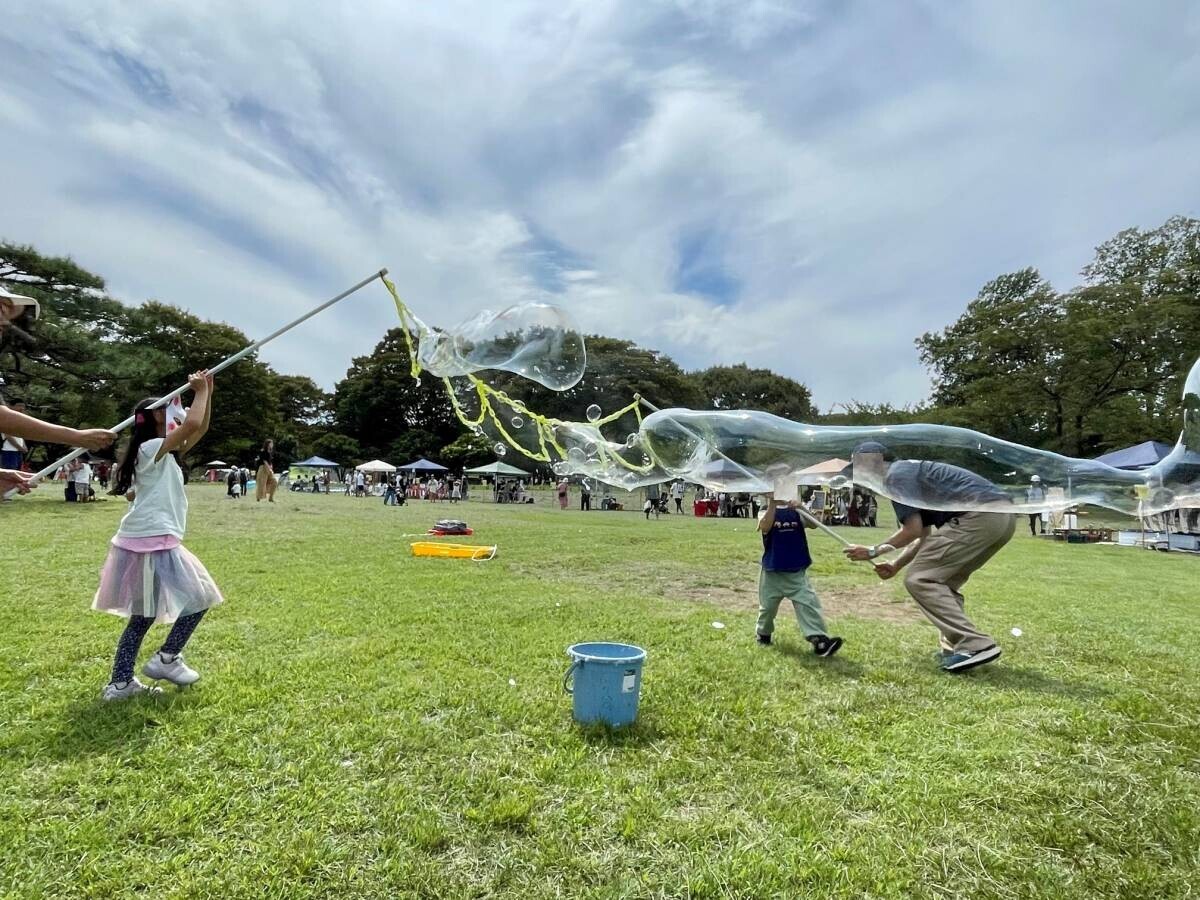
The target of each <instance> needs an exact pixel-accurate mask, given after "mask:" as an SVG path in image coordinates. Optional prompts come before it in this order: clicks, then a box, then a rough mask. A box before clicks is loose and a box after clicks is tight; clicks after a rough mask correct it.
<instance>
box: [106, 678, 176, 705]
mask: <svg viewBox="0 0 1200 900" xmlns="http://www.w3.org/2000/svg"><path fill="white" fill-rule="evenodd" d="M161 693H162V688H160V687H149V686H147V685H144V684H142V683H141V682H140V681H138V680H137V679H136V678H130V679H129V680H128V681H126V682H119V681H111V682H109V683H108V684H106V685H105V686H104V690H103V691H101V692H100V699H102V700H104V701H105V702H109V701H112V700H128V699H129V698H130V697H136V696H137V695H138V694H161Z"/></svg>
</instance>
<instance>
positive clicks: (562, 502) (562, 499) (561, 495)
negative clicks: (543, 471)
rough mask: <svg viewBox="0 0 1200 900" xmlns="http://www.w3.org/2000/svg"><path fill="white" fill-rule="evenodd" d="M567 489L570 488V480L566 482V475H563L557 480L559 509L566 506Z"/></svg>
mask: <svg viewBox="0 0 1200 900" xmlns="http://www.w3.org/2000/svg"><path fill="white" fill-rule="evenodd" d="M569 489H570V482H568V481H567V479H566V477H565V476H564V477H563V478H562V480H561V481H559V482H558V508H559V509H566V508H567V491H568V490H569Z"/></svg>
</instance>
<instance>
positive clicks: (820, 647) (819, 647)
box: [808, 634, 844, 656]
mask: <svg viewBox="0 0 1200 900" xmlns="http://www.w3.org/2000/svg"><path fill="white" fill-rule="evenodd" d="M808 641H809V643H810V644H812V646H813V653H815V654H817V656H833V654H835V653H837V652H838V651H839V650H841V649H842V644H843V643H844V642H843V641H842V639H841V638H840V637H830V636H829V635H827V634H818V635H814V636H813V637H810V638H809V639H808Z"/></svg>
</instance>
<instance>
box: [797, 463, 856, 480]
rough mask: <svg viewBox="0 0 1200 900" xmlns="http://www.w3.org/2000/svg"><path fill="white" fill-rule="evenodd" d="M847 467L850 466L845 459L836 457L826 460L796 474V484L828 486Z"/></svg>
mask: <svg viewBox="0 0 1200 900" xmlns="http://www.w3.org/2000/svg"><path fill="white" fill-rule="evenodd" d="M848 465H850V461H849V460H846V459H839V458H837V457H834V458H833V459H827V460H825V462H819V463H817V464H816V465H812V466H809V467H808V468H807V469H801V470H800V471H799V472H797V473H796V484H803V485H815V484H829V482H830V481H832V480H833V479H834V478H835V477H837V476H838V475H840V474H841V472H842V469H844V468H846V466H848Z"/></svg>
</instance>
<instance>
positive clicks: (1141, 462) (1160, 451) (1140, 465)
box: [1096, 441, 1175, 469]
mask: <svg viewBox="0 0 1200 900" xmlns="http://www.w3.org/2000/svg"><path fill="white" fill-rule="evenodd" d="M1174 449H1175V448H1174V447H1172V446H1171V445H1170V444H1164V443H1163V442H1162V441H1142V443H1140V444H1134V445H1133V446H1132V447H1126V448H1125V449H1123V450H1113V451H1112V452H1111V453H1105V454H1104V455H1103V456H1097V457H1096V462H1099V463H1104V464H1105V465H1106V466H1112V467H1113V468H1114V469H1148V468H1150V467H1151V466H1152V465H1154V464H1155V463H1156V462H1158V461H1159V460H1161V459H1163V457H1165V456H1167V455H1168V454H1170V452H1171V451H1172V450H1174Z"/></svg>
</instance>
